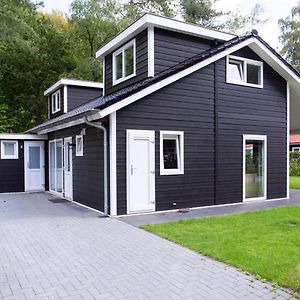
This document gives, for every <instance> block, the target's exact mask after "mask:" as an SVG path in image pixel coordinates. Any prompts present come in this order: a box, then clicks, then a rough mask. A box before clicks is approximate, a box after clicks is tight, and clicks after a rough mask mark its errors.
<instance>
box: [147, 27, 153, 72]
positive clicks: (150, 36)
mask: <svg viewBox="0 0 300 300" xmlns="http://www.w3.org/2000/svg"><path fill="white" fill-rule="evenodd" d="M148 77H154V27H153V26H149V27H148Z"/></svg>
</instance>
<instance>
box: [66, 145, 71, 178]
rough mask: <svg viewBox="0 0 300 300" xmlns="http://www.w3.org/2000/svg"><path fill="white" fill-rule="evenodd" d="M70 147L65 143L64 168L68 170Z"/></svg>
mask: <svg viewBox="0 0 300 300" xmlns="http://www.w3.org/2000/svg"><path fill="white" fill-rule="evenodd" d="M70 147H71V146H69V143H68V142H66V143H65V169H66V171H67V172H70Z"/></svg>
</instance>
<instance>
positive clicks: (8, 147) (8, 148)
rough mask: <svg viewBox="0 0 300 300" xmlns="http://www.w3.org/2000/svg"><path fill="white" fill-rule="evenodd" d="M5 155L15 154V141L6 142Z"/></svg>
mask: <svg viewBox="0 0 300 300" xmlns="http://www.w3.org/2000/svg"><path fill="white" fill-rule="evenodd" d="M4 155H5V156H14V155H15V143H4Z"/></svg>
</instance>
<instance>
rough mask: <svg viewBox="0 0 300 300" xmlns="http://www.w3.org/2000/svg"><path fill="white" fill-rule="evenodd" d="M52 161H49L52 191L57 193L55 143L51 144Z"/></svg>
mask: <svg viewBox="0 0 300 300" xmlns="http://www.w3.org/2000/svg"><path fill="white" fill-rule="evenodd" d="M49 151H50V159H49V167H50V178H49V179H50V180H49V181H50V189H51V190H52V191H55V143H50V149H49Z"/></svg>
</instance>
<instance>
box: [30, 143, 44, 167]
mask: <svg viewBox="0 0 300 300" xmlns="http://www.w3.org/2000/svg"><path fill="white" fill-rule="evenodd" d="M40 163H41V159H40V147H38V146H30V147H29V169H40Z"/></svg>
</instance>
